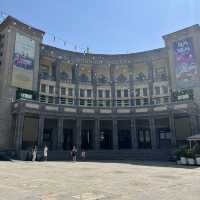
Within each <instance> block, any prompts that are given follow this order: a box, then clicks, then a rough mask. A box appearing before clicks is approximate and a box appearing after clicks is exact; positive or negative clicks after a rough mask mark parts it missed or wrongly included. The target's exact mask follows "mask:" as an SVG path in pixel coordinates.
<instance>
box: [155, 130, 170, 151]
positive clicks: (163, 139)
mask: <svg viewBox="0 0 200 200" xmlns="http://www.w3.org/2000/svg"><path fill="white" fill-rule="evenodd" d="M157 133H158V137H159V147H160V148H169V147H170V146H171V134H170V130H169V128H159V129H157Z"/></svg>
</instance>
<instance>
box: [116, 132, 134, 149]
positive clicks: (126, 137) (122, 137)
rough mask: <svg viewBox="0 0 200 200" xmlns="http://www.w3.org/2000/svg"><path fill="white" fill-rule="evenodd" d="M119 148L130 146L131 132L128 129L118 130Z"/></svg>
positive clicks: (128, 147)
mask: <svg viewBox="0 0 200 200" xmlns="http://www.w3.org/2000/svg"><path fill="white" fill-rule="evenodd" d="M118 137H119V149H130V148H131V133H130V130H119V131H118Z"/></svg>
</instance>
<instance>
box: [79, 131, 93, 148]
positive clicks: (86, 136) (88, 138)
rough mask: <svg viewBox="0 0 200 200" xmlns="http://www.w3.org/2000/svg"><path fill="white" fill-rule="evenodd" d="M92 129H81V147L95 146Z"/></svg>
mask: <svg viewBox="0 0 200 200" xmlns="http://www.w3.org/2000/svg"><path fill="white" fill-rule="evenodd" d="M92 135H93V134H92V130H91V129H83V130H82V131H81V149H92V148H93V136H92Z"/></svg>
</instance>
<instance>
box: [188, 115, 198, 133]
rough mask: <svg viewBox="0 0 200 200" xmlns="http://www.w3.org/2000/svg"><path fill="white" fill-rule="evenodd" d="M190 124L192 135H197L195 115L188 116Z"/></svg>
mask: <svg viewBox="0 0 200 200" xmlns="http://www.w3.org/2000/svg"><path fill="white" fill-rule="evenodd" d="M190 124H191V130H192V135H196V134H198V123H197V117H196V115H194V114H190Z"/></svg>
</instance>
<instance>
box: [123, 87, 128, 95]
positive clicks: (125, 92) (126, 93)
mask: <svg viewBox="0 0 200 200" xmlns="http://www.w3.org/2000/svg"><path fill="white" fill-rule="evenodd" d="M124 97H128V90H127V89H125V90H124Z"/></svg>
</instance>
